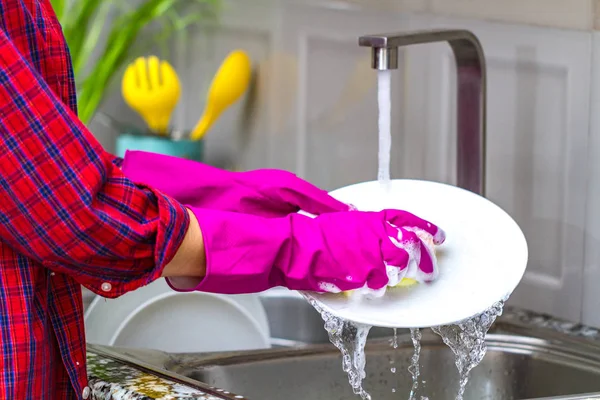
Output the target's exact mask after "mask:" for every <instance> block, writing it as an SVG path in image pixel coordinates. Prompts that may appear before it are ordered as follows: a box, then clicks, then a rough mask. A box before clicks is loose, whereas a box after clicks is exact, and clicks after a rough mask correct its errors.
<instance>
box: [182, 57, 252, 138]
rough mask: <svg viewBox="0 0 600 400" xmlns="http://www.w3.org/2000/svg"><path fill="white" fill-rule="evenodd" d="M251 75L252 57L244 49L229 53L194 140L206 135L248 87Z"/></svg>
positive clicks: (214, 83) (196, 128) (195, 129)
mask: <svg viewBox="0 0 600 400" xmlns="http://www.w3.org/2000/svg"><path fill="white" fill-rule="evenodd" d="M251 77H252V63H251V61H250V57H248V55H247V54H246V53H245V52H244V51H242V50H235V51H232V52H231V53H229V55H228V56H227V58H225V60H224V61H223V63H222V64H221V66H220V67H219V70H218V71H217V73H216V74H215V77H214V78H213V81H212V83H211V86H210V90H209V91H208V97H207V99H206V107H205V108H204V113H203V114H202V118H200V121H198V124H197V125H196V127H195V128H194V130H193V131H192V134H191V139H192V140H200V139H202V138H203V137H204V135H205V134H206V132H207V131H208V130H209V129H210V127H211V126H212V125H213V124H214V123H215V121H216V120H217V119H218V118H219V116H220V115H221V113H222V112H223V111H224V110H225V109H227V108H228V107H229V106H231V105H232V104H233V103H235V102H236V101H237V100H238V99H239V98H240V97H241V96H242V95H243V94H244V92H245V91H246V89H248V85H249V84H250V79H251Z"/></svg>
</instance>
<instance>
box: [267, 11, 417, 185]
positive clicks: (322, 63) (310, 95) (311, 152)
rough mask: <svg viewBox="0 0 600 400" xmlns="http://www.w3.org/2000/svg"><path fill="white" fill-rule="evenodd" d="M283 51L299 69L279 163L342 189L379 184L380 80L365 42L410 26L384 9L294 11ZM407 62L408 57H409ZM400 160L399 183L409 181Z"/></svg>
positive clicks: (397, 131) (398, 143)
mask: <svg viewBox="0 0 600 400" xmlns="http://www.w3.org/2000/svg"><path fill="white" fill-rule="evenodd" d="M282 20H283V22H282V26H283V29H282V37H283V39H282V41H281V46H282V47H281V50H282V51H285V52H288V53H289V54H291V55H292V57H293V58H294V61H295V65H296V69H297V92H296V96H295V105H294V107H293V108H292V109H291V110H290V112H291V115H290V120H291V124H290V125H288V129H281V130H279V131H278V133H277V137H276V138H275V141H274V145H273V149H274V151H275V152H276V154H275V155H274V164H275V165H277V166H287V167H288V168H290V169H292V170H294V171H296V172H297V173H298V174H299V175H301V176H303V177H305V178H306V179H308V180H310V181H311V182H313V183H315V184H317V185H319V186H321V187H323V188H325V189H334V188H337V187H341V186H344V185H348V184H351V183H356V182H360V181H366V180H373V179H376V178H377V153H378V133H377V117H378V108H377V91H376V89H377V73H376V71H374V70H372V69H371V67H370V62H371V55H370V51H369V49H367V48H362V47H359V46H358V36H359V35H360V34H364V33H376V32H379V31H381V30H383V31H385V30H389V29H407V26H408V19H407V18H406V17H399V16H398V15H389V14H385V13H384V12H382V11H378V10H371V11H368V10H366V9H365V10H353V9H333V8H327V7H317V6H310V5H298V4H296V5H293V4H289V3H288V5H286V6H285V7H284V13H283V18H282ZM400 57H401V58H403V57H404V54H401V56H400ZM403 84H404V80H403V79H402V69H401V70H400V71H398V73H397V74H394V79H393V82H392V99H393V107H394V112H393V113H392V129H393V150H392V152H393V153H394V154H398V152H399V149H401V148H402V146H403V145H402V139H403V138H402V136H401V120H402V113H401V112H396V110H401V104H402V102H403V101H404V99H403V97H402V96H403V90H402V86H403ZM399 159H400V158H399V157H394V158H393V161H392V176H395V177H399V176H401V174H402V170H401V162H400V161H399Z"/></svg>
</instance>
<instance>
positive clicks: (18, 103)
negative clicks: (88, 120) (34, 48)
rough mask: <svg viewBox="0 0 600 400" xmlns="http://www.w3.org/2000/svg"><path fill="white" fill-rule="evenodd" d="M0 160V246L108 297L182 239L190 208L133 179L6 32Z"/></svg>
mask: <svg viewBox="0 0 600 400" xmlns="http://www.w3.org/2000/svg"><path fill="white" fill-rule="evenodd" d="M66 56H67V55H66V54H65V57H66ZM0 157H1V161H0V240H2V241H3V242H5V243H7V244H8V245H10V246H11V247H13V248H14V249H16V250H17V251H18V252H20V253H22V254H24V255H27V256H29V257H31V258H33V259H35V260H37V261H39V262H41V263H42V264H43V265H44V266H46V267H47V268H49V269H51V270H53V271H56V272H60V273H64V274H68V275H70V276H72V277H73V278H75V279H76V280H77V281H78V282H79V283H80V284H82V285H84V286H86V287H88V288H89V289H91V290H92V291H94V292H96V293H98V294H100V295H102V296H105V297H118V296H119V295H121V294H123V293H125V292H127V291H129V290H133V289H136V288H138V287H140V286H143V285H145V284H148V283H150V282H151V281H153V280H154V279H156V278H158V277H159V276H160V275H161V272H162V269H163V268H164V266H165V265H166V264H167V263H168V262H169V261H170V260H171V259H172V257H173V256H174V254H175V252H176V251H177V249H178V248H179V245H180V244H181V242H182V241H183V237H184V235H185V232H186V231H187V227H188V224H189V217H188V214H187V212H186V210H185V208H184V207H183V206H182V205H181V204H179V203H177V202H176V201H175V200H173V199H171V198H169V197H167V196H165V195H163V194H162V193H160V192H158V191H156V190H153V189H151V188H149V187H143V186H139V185H135V184H133V183H132V182H131V181H130V180H128V179H127V178H126V177H125V176H124V175H123V174H122V173H121V170H120V168H119V166H118V164H119V163H118V160H116V159H115V158H114V157H113V156H112V155H110V154H109V153H107V152H105V151H104V150H103V148H102V147H101V145H100V144H99V143H98V141H97V140H96V139H95V138H94V137H93V135H92V134H91V133H90V132H89V131H88V130H87V128H86V127H85V126H84V125H83V124H82V123H81V121H79V119H78V118H77V116H76V115H75V114H74V112H73V111H72V110H71V109H70V108H69V107H67V106H66V105H65V104H64V103H63V102H62V101H60V100H59V99H58V98H57V97H56V95H55V94H54V92H53V91H52V90H51V89H50V88H49V87H48V85H47V84H46V82H45V81H44V79H42V78H41V77H40V76H39V74H38V73H37V72H36V71H35V69H34V68H32V67H31V66H30V65H29V63H28V62H27V61H26V60H25V58H24V57H22V55H21V54H20V53H19V51H18V50H17V49H16V47H15V46H14V44H13V43H12V42H11V40H10V39H9V37H8V36H7V35H6V33H5V32H4V31H3V30H2V29H1V28H0ZM115 161H116V163H115Z"/></svg>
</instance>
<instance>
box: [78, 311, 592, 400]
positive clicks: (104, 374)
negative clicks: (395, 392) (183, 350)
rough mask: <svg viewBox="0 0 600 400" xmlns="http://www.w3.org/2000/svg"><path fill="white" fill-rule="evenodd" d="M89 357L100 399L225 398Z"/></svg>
mask: <svg viewBox="0 0 600 400" xmlns="http://www.w3.org/2000/svg"><path fill="white" fill-rule="evenodd" d="M499 321H511V322H516V323H519V324H525V325H529V326H531V327H532V328H536V329H543V330H551V331H554V332H558V333H562V334H566V335H569V336H572V337H580V338H586V339H588V340H592V341H599V342H600V331H599V330H598V329H595V328H591V327H587V326H584V325H581V324H576V323H571V322H566V321H561V320H558V319H554V318H552V317H550V316H546V315H541V314H536V313H533V312H528V311H524V310H520V309H515V308H510V307H507V309H506V310H505V312H504V314H503V315H502V316H501V317H500V319H499ZM87 361H88V374H89V386H90V388H91V389H92V398H93V399H96V400H176V399H188V400H189V399H195V400H221V398H220V397H218V396H215V395H213V394H208V393H205V392H204V391H202V390H201V389H198V388H194V387H192V386H191V385H190V386H188V385H186V384H185V383H180V382H176V381H175V380H170V379H168V378H165V377H160V376H156V375H154V374H151V373H149V372H145V371H143V370H141V369H136V368H133V367H131V366H129V365H126V364H124V363H121V362H119V361H116V360H114V359H112V358H109V357H106V356H103V355H100V354H99V353H98V352H96V351H94V349H93V346H92V347H91V348H89V349H88V355H87ZM215 391H216V392H218V391H219V390H218V389H215ZM225 393H227V392H225ZM240 399H243V398H242V397H240Z"/></svg>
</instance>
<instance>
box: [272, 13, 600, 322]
mask: <svg viewBox="0 0 600 400" xmlns="http://www.w3.org/2000/svg"><path fill="white" fill-rule="evenodd" d="M282 20H283V21H284V22H283V26H284V27H285V28H284V29H283V31H282V34H283V37H284V40H283V41H282V42H281V43H282V44H283V45H284V48H285V50H286V51H288V52H290V53H291V54H292V55H293V56H294V57H295V58H296V59H297V74H298V78H297V82H298V88H297V90H298V91H297V93H296V105H295V109H294V110H293V111H291V112H292V114H293V116H292V118H293V119H294V120H295V123H294V125H293V126H290V129H289V130H286V131H285V132H284V131H283V130H282V131H280V132H279V133H280V134H281V135H283V136H282V137H283V139H281V142H278V144H277V145H276V146H274V150H275V151H276V152H277V153H278V154H277V155H276V156H275V158H274V163H275V166H287V167H289V168H291V169H294V170H295V171H296V172H298V173H299V174H300V175H303V176H304V177H306V178H307V179H309V180H311V181H312V182H314V183H316V184H318V185H320V186H322V187H325V188H335V187H339V186H342V185H346V184H348V183H352V182H357V181H362V180H370V179H373V178H374V177H375V176H376V157H377V134H376V129H377V103H376V93H375V90H376V77H375V73H374V72H373V71H370V70H369V68H368V62H369V58H370V56H369V53H368V50H367V49H362V48H359V47H358V45H357V37H358V36H359V35H361V34H367V33H378V32H381V31H401V30H408V29H410V30H412V29H431V28H450V27H452V28H465V29H470V30H472V31H473V32H474V33H475V34H476V35H477V36H478V37H479V38H480V40H481V42H482V44H483V47H484V49H485V53H486V59H487V70H488V118H487V126H488V148H487V154H488V171H487V183H488V196H489V197H490V198H491V199H492V200H493V201H495V202H496V203H497V204H499V205H500V206H501V207H503V208H504V209H505V210H507V211H508V212H509V213H510V214H511V215H513V216H514V217H515V219H516V220H517V221H518V223H519V224H520V225H521V226H522V228H523V230H524V232H525V235H526V236H527V239H528V244H529V248H530V262H529V265H528V269H527V273H526V276H525V277H524V279H523V282H522V284H521V285H520V287H519V288H518V290H517V291H516V292H515V293H514V294H513V296H512V298H511V300H510V302H511V303H512V304H514V305H518V306H522V307H526V308H528V309H533V310H536V311H540V312H547V313H551V314H553V315H555V316H558V317H563V318H568V319H570V320H574V321H579V320H580V319H581V313H582V298H583V271H584V241H585V233H584V231H585V221H586V212H585V206H586V185H587V176H586V174H585V173H584V171H586V168H587V149H588V132H589V117H590V90H589V85H590V63H591V34H589V33H586V32H574V31H573V32H571V31H562V30H553V29H543V28H530V27H522V26H513V25H507V24H494V23H484V22H474V21H462V20H452V19H442V18H436V17H431V16H425V15H419V16H415V15H410V16H408V15H402V14H391V15H390V14H385V13H381V14H376V13H375V12H373V14H369V13H367V12H366V11H360V12H358V11H352V10H331V9H327V10H325V9H320V8H315V7H311V6H287V7H285V8H284V9H283V12H282ZM454 73H455V71H454V66H453V58H452V53H451V51H450V49H449V48H448V47H447V45H445V44H439V45H423V46H417V47H415V48H410V49H407V50H406V51H403V52H402V54H401V60H400V68H399V70H398V71H395V74H394V78H393V79H394V81H393V96H392V99H393V107H392V110H393V124H392V127H393V132H394V143H393V150H392V151H393V154H392V165H393V167H392V175H393V176H394V177H419V178H426V179H432V180H438V181H444V182H450V183H453V182H454V170H455V163H456V159H455V154H454V148H455V144H454V143H455V138H456V128H455V123H456V119H455V100H454V99H455V97H456V84H455V79H454ZM292 160H293V162H292ZM599 185H600V184H599ZM599 191H600V190H599ZM507 251H509V250H507ZM599 254H600V253H599ZM492 256H493V255H492ZM599 261H600V260H599ZM482 268H485V266H482ZM598 282H599V284H600V280H598ZM599 304H600V301H599Z"/></svg>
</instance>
